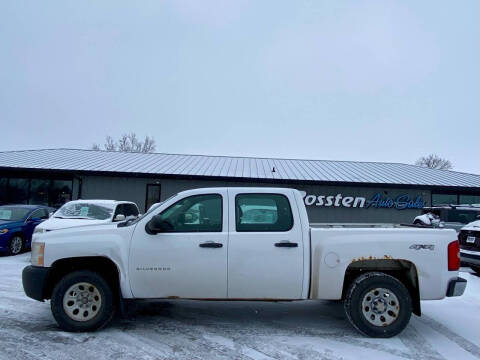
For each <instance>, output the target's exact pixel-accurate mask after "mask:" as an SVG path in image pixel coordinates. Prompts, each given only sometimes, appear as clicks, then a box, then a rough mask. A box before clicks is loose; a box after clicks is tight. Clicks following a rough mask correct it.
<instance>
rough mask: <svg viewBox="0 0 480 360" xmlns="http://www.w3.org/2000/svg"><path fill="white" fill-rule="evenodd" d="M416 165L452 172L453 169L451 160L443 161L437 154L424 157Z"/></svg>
mask: <svg viewBox="0 0 480 360" xmlns="http://www.w3.org/2000/svg"><path fill="white" fill-rule="evenodd" d="M415 165H418V166H422V167H427V168H430V169H439V170H450V169H452V168H453V165H452V163H451V162H450V160H447V159H443V158H441V157H440V156H438V155H437V154H430V155H427V156H422V157H421V158H420V159H418V160H417V161H416V162H415Z"/></svg>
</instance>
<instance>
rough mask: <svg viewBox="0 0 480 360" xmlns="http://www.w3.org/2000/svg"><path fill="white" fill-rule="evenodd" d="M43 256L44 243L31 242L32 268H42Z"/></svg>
mask: <svg viewBox="0 0 480 360" xmlns="http://www.w3.org/2000/svg"><path fill="white" fill-rule="evenodd" d="M44 254H45V243H42V242H38V241H35V242H33V243H32V255H31V258H30V263H31V264H32V265H33V266H43V260H44V257H43V255H44Z"/></svg>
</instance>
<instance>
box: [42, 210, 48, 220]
mask: <svg viewBox="0 0 480 360" xmlns="http://www.w3.org/2000/svg"><path fill="white" fill-rule="evenodd" d="M49 217H50V214H49V213H48V210H47V209H42V216H41V217H40V219H48V218H49Z"/></svg>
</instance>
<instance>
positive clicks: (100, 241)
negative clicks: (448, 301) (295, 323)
mask: <svg viewBox="0 0 480 360" xmlns="http://www.w3.org/2000/svg"><path fill="white" fill-rule="evenodd" d="M458 255H459V243H458V240H457V236H456V233H455V231H453V230H451V229H423V228H422V229H418V228H411V227H409V228H401V227H399V228H395V227H392V228H334V229H332V228H311V227H310V226H309V222H308V217H307V211H306V209H305V204H304V202H303V199H302V195H301V194H300V192H299V191H297V190H294V189H287V188H248V187H246V188H241V187H238V188H210V189H195V190H188V191H184V192H181V193H179V194H177V195H176V196H174V197H172V198H170V199H168V200H166V201H165V202H163V203H161V204H158V205H156V206H154V207H152V208H151V209H150V211H149V212H147V213H146V214H145V215H143V216H142V217H140V218H138V219H137V220H134V221H130V222H121V223H118V224H110V225H102V226H82V227H76V228H71V229H63V230H58V231H51V232H48V233H46V234H44V235H43V236H41V237H39V238H37V239H34V241H33V245H32V257H31V264H32V265H31V266H27V267H26V268H25V269H24V270H23V274H22V279H23V288H24V290H25V293H26V294H27V296H29V297H31V298H33V299H36V300H39V301H43V300H44V299H51V301H50V306H51V309H52V313H53V316H54V318H55V320H56V321H57V322H58V324H59V325H60V327H61V328H63V329H65V330H68V331H91V330H95V329H99V328H101V327H103V326H105V325H106V324H107V323H108V322H109V321H110V320H111V319H112V316H113V314H114V312H115V308H116V307H117V308H118V306H119V305H122V304H125V300H126V299H130V300H131V299H160V298H167V299H177V298H184V299H202V300H249V301H254V300H261V301H280V300H287V301H292V300H308V299H312V300H318V299H327V300H343V301H344V307H345V313H346V315H347V318H348V319H349V321H350V322H351V323H352V324H353V325H354V327H355V328H356V329H358V330H359V331H361V332H362V333H363V334H366V335H368V336H373V337H390V336H394V335H396V334H398V333H399V332H401V331H402V330H403V329H404V328H405V326H407V324H408V322H409V320H410V316H411V313H412V312H413V313H414V314H416V315H420V313H421V311H420V300H438V299H443V298H444V297H445V296H459V295H462V294H463V292H464V290H465V286H466V280H464V279H462V278H460V277H458V269H459V267H460V258H459V256H458ZM120 308H122V306H120Z"/></svg>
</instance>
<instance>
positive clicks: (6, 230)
mask: <svg viewBox="0 0 480 360" xmlns="http://www.w3.org/2000/svg"><path fill="white" fill-rule="evenodd" d="M7 232H8V229H1V230H0V235H1V234H6V233H7Z"/></svg>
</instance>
